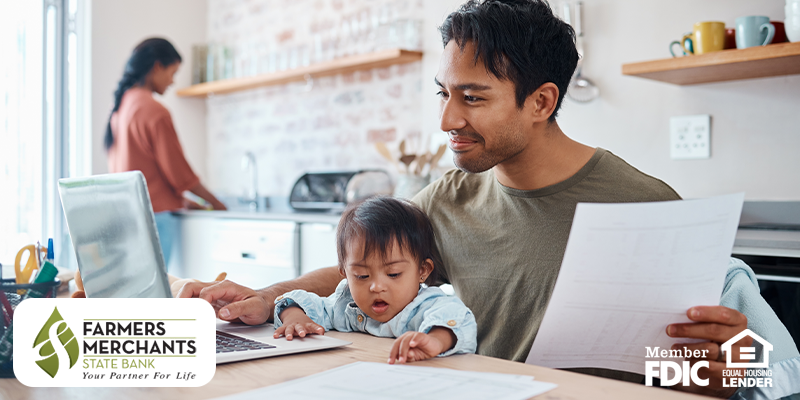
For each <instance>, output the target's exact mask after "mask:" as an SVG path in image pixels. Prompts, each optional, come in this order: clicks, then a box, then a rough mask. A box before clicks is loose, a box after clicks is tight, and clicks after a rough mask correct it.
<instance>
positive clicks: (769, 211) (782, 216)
mask: <svg viewBox="0 0 800 400" xmlns="http://www.w3.org/2000/svg"><path fill="white" fill-rule="evenodd" d="M733 256H734V257H736V258H739V259H741V260H742V261H744V262H746V263H747V264H748V265H749V266H750V267H751V268H752V269H753V272H755V273H756V277H757V278H758V285H759V288H760V289H761V296H762V297H763V298H764V300H766V301H767V303H769V305H770V306H771V307H772V309H773V310H774V311H775V314H776V315H777V316H778V318H780V320H781V322H783V324H784V325H785V326H786V328H787V329H788V330H789V333H790V334H791V335H792V337H793V338H794V342H795V343H796V344H797V345H798V347H800V202H796V201H746V202H745V203H744V207H743V208H742V218H741V220H740V222H739V231H738V232H737V234H736V241H735V242H734V247H733Z"/></svg>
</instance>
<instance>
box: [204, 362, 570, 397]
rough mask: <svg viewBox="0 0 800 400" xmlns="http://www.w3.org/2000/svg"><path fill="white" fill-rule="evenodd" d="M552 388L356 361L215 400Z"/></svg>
mask: <svg viewBox="0 0 800 400" xmlns="http://www.w3.org/2000/svg"><path fill="white" fill-rule="evenodd" d="M556 386H557V385H556V384H554V383H546V382H537V381H534V380H533V379H532V378H531V377H530V376H523V375H505V374H496V373H486V374H484V373H479V372H472V371H457V370H452V369H447V368H429V367H416V366H407V365H388V364H379V363H369V362H356V363H352V364H348V365H345V366H342V367H339V368H335V369H332V370H329V371H325V372H321V373H318V374H315V375H311V376H308V377H305V378H300V379H295V380H293V381H289V382H286V383H281V384H278V385H273V386H268V387H265V388H261V389H256V390H251V391H249V392H244V393H239V394H236V395H232V396H226V397H223V398H221V399H219V400H223V399H224V400H247V399H253V400H263V399H274V398H286V399H292V400H319V399H348V400H374V399H408V400H440V399H465V400H469V399H476V400H477V399H481V400H482V399H496V400H524V399H528V398H531V397H533V396H536V395H538V394H541V393H544V392H547V391H549V390H552V389H554V388H555V387H556Z"/></svg>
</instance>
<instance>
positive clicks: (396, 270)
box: [344, 240, 433, 322]
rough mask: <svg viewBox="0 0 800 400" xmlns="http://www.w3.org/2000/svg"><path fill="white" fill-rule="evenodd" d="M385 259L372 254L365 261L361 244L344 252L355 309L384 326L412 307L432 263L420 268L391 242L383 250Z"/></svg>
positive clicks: (349, 247) (404, 251)
mask: <svg viewBox="0 0 800 400" xmlns="http://www.w3.org/2000/svg"><path fill="white" fill-rule="evenodd" d="M386 250H387V251H386V259H383V257H381V255H380V252H379V251H373V252H372V254H370V256H369V257H367V258H366V259H363V260H362V259H361V257H362V255H363V254H364V242H363V241H361V240H354V241H352V242H351V243H350V245H349V246H348V248H347V254H348V256H347V259H346V260H345V266H344V273H345V276H346V277H347V284H348V286H350V293H352V295H353V300H355V302H356V305H357V306H358V308H360V309H361V311H364V312H365V313H366V314H367V315H368V316H369V317H370V318H372V319H374V320H376V321H379V322H387V321H389V320H390V319H392V318H394V316H395V315H397V314H398V313H400V311H402V310H403V308H405V306H407V305H408V303H411V301H412V300H414V298H415V297H417V293H418V292H419V284H420V283H422V282H424V281H425V279H426V278H427V277H428V275H430V273H431V271H433V262H432V261H431V260H425V262H424V263H423V264H422V266H420V265H419V262H418V261H417V260H416V259H415V258H414V256H413V255H411V254H410V253H409V252H407V251H406V250H405V249H402V248H400V246H398V245H397V241H396V240H395V241H393V243H392V245H391V246H390V247H389V248H387V249H386Z"/></svg>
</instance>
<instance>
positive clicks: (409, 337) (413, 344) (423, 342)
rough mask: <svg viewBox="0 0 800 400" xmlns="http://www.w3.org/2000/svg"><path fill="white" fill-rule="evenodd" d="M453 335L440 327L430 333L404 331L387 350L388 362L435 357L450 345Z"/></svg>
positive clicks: (402, 362) (403, 362) (452, 342)
mask: <svg viewBox="0 0 800 400" xmlns="http://www.w3.org/2000/svg"><path fill="white" fill-rule="evenodd" d="M445 331H446V332H445ZM454 336H455V335H454V334H453V333H452V331H451V330H449V329H447V328H441V327H435V328H433V329H431V332H430V334H425V333H422V332H406V333H404V334H402V335H401V336H400V337H399V338H397V339H396V340H395V341H394V344H393V345H392V351H391V352H389V364H394V363H395V361H399V362H400V363H401V364H405V363H407V362H413V361H422V360H427V359H429V358H432V357H436V356H438V355H439V354H441V353H442V352H444V351H446V350H449V349H450V348H451V347H452V345H453V344H454V343H455V340H454V339H453V337H454ZM448 339H449V340H448ZM445 342H447V343H445Z"/></svg>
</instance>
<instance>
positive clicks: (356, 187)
mask: <svg viewBox="0 0 800 400" xmlns="http://www.w3.org/2000/svg"><path fill="white" fill-rule="evenodd" d="M393 189H394V188H393V186H392V182H391V178H390V177H389V174H388V173H387V172H386V171H383V170H361V171H350V172H321V173H307V174H304V175H303V176H301V177H300V179H298V180H297V182H296V183H295V184H294V187H293V188H292V194H291V195H290V196H289V204H290V205H291V206H292V208H294V209H295V210H306V211H309V210H316V211H341V210H344V208H345V207H346V206H347V204H348V203H350V202H353V201H357V200H360V199H363V198H366V197H369V196H373V195H380V194H384V195H390V194H392V190H393Z"/></svg>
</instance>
